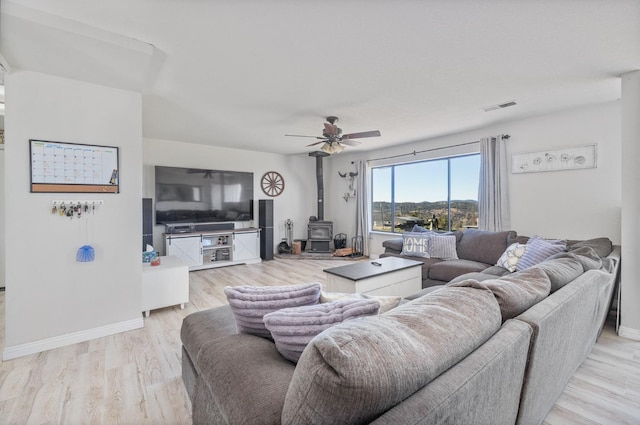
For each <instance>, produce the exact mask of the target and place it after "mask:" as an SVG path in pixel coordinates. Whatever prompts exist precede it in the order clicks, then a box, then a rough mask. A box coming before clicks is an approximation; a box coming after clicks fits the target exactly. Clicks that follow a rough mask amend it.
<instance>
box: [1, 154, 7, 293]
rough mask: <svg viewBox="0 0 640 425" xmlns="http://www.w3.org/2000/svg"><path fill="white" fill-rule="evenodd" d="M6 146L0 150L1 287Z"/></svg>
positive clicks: (3, 250) (2, 275)
mask: <svg viewBox="0 0 640 425" xmlns="http://www.w3.org/2000/svg"><path fill="white" fill-rule="evenodd" d="M4 184H5V178H4V147H3V148H2V150H0V287H3V286H4V282H5V270H6V267H5V234H4V227H5V226H4V224H5V220H4Z"/></svg>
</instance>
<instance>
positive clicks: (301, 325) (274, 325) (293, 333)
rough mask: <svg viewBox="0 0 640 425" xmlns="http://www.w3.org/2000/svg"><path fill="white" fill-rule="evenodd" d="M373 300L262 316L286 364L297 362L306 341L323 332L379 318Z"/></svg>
mask: <svg viewBox="0 0 640 425" xmlns="http://www.w3.org/2000/svg"><path fill="white" fill-rule="evenodd" d="M379 309H380V303H379V302H378V301H376V300H363V299H353V298H352V299H343V300H338V301H334V302H330V303H324V304H317V305H312V306H306V307H293V308H284V309H282V310H278V311H275V312H273V313H269V314H267V315H265V316H264V324H265V326H266V327H267V329H268V330H269V331H270V332H271V336H272V337H273V340H274V341H275V343H276V348H277V349H278V351H279V352H280V354H281V355H282V357H284V358H285V359H287V360H290V361H292V362H294V363H297V362H298V359H299V358H300V355H301V354H302V352H303V351H304V349H305V347H306V346H307V344H309V341H311V340H312V339H313V338H314V337H315V336H316V335H318V334H320V332H322V331H324V330H325V329H329V328H330V327H332V326H334V325H337V324H338V323H342V322H344V321H346V320H349V319H354V318H356V317H361V316H372V315H376V314H378V310H379Z"/></svg>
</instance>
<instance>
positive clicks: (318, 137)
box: [285, 134, 324, 139]
mask: <svg viewBox="0 0 640 425" xmlns="http://www.w3.org/2000/svg"><path fill="white" fill-rule="evenodd" d="M285 136H290V137H311V138H313V139H324V137H320V136H303V135H301V134H285Z"/></svg>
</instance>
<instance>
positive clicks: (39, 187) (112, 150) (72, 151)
mask: <svg viewBox="0 0 640 425" xmlns="http://www.w3.org/2000/svg"><path fill="white" fill-rule="evenodd" d="M29 143H30V146H29V148H30V149H29V150H30V154H31V192H75V193H118V192H119V183H118V177H119V176H118V148H117V147H114V146H98V145H84V144H77V143H62V142H51V141H47V140H34V139H31V140H29Z"/></svg>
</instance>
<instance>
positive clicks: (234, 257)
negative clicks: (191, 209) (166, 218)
mask: <svg viewBox="0 0 640 425" xmlns="http://www.w3.org/2000/svg"><path fill="white" fill-rule="evenodd" d="M164 252H165V254H166V255H175V256H176V257H178V258H180V259H181V260H182V262H183V263H184V264H186V265H187V266H189V271H192V270H202V269H208V268H212V267H223V266H230V265H234V264H254V263H259V262H261V261H262V260H261V259H260V230H259V229H256V228H246V229H229V230H211V231H202V232H191V233H165V235H164Z"/></svg>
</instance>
